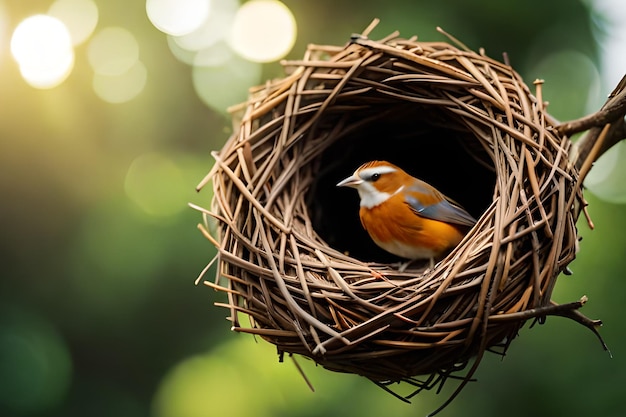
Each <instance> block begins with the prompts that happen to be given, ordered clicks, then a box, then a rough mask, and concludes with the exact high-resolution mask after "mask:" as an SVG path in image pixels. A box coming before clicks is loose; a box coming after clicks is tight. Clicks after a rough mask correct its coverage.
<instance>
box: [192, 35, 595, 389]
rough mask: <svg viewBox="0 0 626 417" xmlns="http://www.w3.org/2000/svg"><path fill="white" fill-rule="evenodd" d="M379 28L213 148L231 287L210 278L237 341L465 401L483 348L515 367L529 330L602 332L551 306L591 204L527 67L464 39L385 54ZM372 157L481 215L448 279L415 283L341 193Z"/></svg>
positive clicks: (410, 43) (300, 79)
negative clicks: (444, 388) (570, 322)
mask: <svg viewBox="0 0 626 417" xmlns="http://www.w3.org/2000/svg"><path fill="white" fill-rule="evenodd" d="M369 29H371V28H368V30H366V31H365V32H364V33H363V34H361V35H354V36H353V37H352V39H351V41H350V42H349V43H348V44H347V45H345V46H342V47H335V46H319V45H311V46H309V48H308V50H307V51H306V54H305V55H304V58H303V59H302V60H300V61H288V62H284V63H283V66H284V68H285V71H286V73H287V75H286V76H285V78H283V79H278V80H274V81H272V82H268V83H267V84H266V85H263V86H260V87H257V88H254V89H252V90H251V93H250V98H249V100H248V101H247V103H244V104H243V105H242V106H240V107H239V108H238V109H235V113H237V114H238V116H237V117H236V120H235V123H234V124H235V133H234V134H233V135H232V136H231V137H230V139H229V140H228V141H227V143H226V144H225V145H224V147H223V149H222V150H221V151H219V152H214V153H213V155H214V157H215V161H216V162H215V166H214V168H213V170H212V171H211V172H210V173H209V175H208V176H207V178H205V180H204V181H203V182H202V183H201V184H200V186H199V188H200V187H202V186H203V185H204V184H205V183H207V182H208V181H209V180H212V182H213V190H214V197H213V202H212V206H211V209H210V210H206V209H202V208H199V207H197V208H198V209H199V210H202V211H203V212H204V213H205V216H206V218H205V220H206V222H207V223H206V224H205V225H204V226H201V229H202V230H203V231H204V233H205V235H206V237H207V238H208V239H209V240H211V242H212V243H213V244H214V245H215V246H216V248H217V251H218V255H217V259H218V268H217V280H216V281H215V282H211V281H205V283H206V284H207V285H208V286H210V287H213V288H216V289H218V290H220V291H223V292H225V293H226V294H227V296H228V302H227V303H225V304H220V305H221V306H224V307H227V308H228V309H230V318H229V319H230V320H231V321H232V324H233V330H235V331H239V332H246V333H252V334H255V335H258V336H260V337H262V338H263V339H265V340H267V341H268V342H270V343H272V344H274V345H276V347H277V349H278V352H279V353H280V354H281V357H282V354H283V353H288V354H299V355H303V356H306V357H309V358H311V359H313V360H314V361H315V362H316V363H318V364H321V365H323V366H324V367H325V368H327V369H330V370H332V371H339V372H348V373H354V374H358V375H362V376H365V377H367V378H369V379H370V380H372V381H374V382H375V383H377V384H379V385H380V386H382V387H384V388H385V389H387V390H389V388H388V384H390V383H395V382H402V381H404V382H408V383H409V384H411V385H412V386H413V387H414V388H415V392H417V391H419V390H421V389H424V388H431V387H433V386H435V385H440V384H442V383H443V382H445V381H446V379H447V378H448V377H450V376H453V375H455V376H460V378H461V379H462V384H460V386H459V388H458V390H460V389H461V388H462V386H463V385H464V384H465V382H467V381H468V380H469V378H470V377H471V375H472V373H473V372H474V370H475V369H476V367H477V366H478V363H479V362H480V359H481V358H482V356H483V354H484V352H485V351H487V350H490V351H496V352H499V353H502V354H503V353H504V352H505V350H506V348H507V347H508V346H509V344H510V343H511V341H512V340H513V339H514V338H515V337H516V335H517V333H518V330H519V329H520V328H521V327H522V326H523V325H524V323H525V322H526V321H528V320H535V321H536V320H540V321H541V320H543V318H545V317H546V316H549V315H561V316H566V317H569V318H572V319H574V320H576V321H578V322H579V323H582V324H583V325H585V326H586V327H588V328H590V329H592V330H594V331H595V326H596V325H598V324H599V322H597V321H591V320H589V319H587V318H585V317H584V316H582V315H581V314H580V313H579V312H578V310H577V309H578V308H579V307H581V306H582V304H583V303H584V301H585V300H584V299H581V300H579V301H576V302H573V303H570V304H565V305H557V304H556V303H554V302H552V301H551V293H552V290H553V288H554V285H555V281H556V278H557V276H558V275H559V274H560V273H561V272H564V271H565V272H567V265H568V264H569V263H570V262H571V261H572V260H573V259H574V257H575V255H576V252H577V247H578V235H577V229H576V220H577V218H578V216H579V214H580V212H581V210H582V209H583V208H584V207H585V202H584V199H583V196H582V191H581V188H582V186H581V180H582V178H581V176H580V174H579V169H578V168H579V166H577V165H576V164H574V163H572V161H571V159H570V151H571V148H572V143H571V142H570V140H569V138H568V137H567V136H566V135H563V134H560V133H559V131H558V129H557V128H556V126H557V123H556V122H555V121H554V119H553V118H551V117H550V116H549V114H548V113H547V112H546V109H545V107H544V103H543V102H542V98H541V82H540V81H537V82H535V85H536V87H535V94H534V95H533V94H532V93H531V92H530V89H529V88H528V87H527V86H526V85H525V84H524V82H523V81H522V79H521V78H520V76H519V75H518V74H517V73H516V72H515V71H514V70H513V69H512V68H511V66H510V65H508V64H507V63H501V62H498V61H496V60H494V59H491V58H489V57H487V56H485V54H484V53H475V52H472V51H470V50H467V49H466V48H464V47H463V46H462V44H460V43H459V45H460V46H459V47H457V46H454V45H451V44H449V43H446V42H418V41H417V40H416V39H415V38H410V39H402V38H400V37H398V34H397V33H394V34H391V35H390V36H388V37H386V38H384V39H381V40H379V41H374V40H371V39H369V38H368V37H367V34H368V32H369ZM451 39H452V38H451ZM453 41H454V40H453ZM371 159H387V160H389V161H391V162H393V163H395V164H397V165H399V166H401V167H403V168H404V169H405V170H407V171H408V172H409V173H411V174H413V175H414V176H417V177H420V178H422V179H424V180H426V181H427V182H429V183H431V184H433V185H435V186H436V187H437V188H439V189H440V190H442V191H444V193H445V194H447V195H449V196H450V197H452V198H454V199H455V200H457V201H459V202H460V203H461V204H463V205H464V206H465V207H466V208H467V209H468V210H469V211H470V212H471V213H472V214H473V215H474V216H475V217H476V218H478V219H479V220H478V222H477V224H476V225H475V227H473V228H472V229H471V230H470V231H469V232H468V234H467V235H466V236H465V238H464V240H463V241H462V242H461V243H460V244H459V245H458V246H457V247H456V248H455V249H454V250H452V252H451V253H449V254H448V255H447V256H446V257H445V258H444V259H442V260H441V261H440V262H438V263H437V264H436V265H435V266H434V267H433V268H429V267H428V265H424V264H419V263H417V264H413V265H411V266H409V268H407V269H406V270H404V271H403V272H400V271H399V269H398V268H397V264H396V262H397V261H398V259H395V258H390V257H389V256H388V255H386V254H385V253H383V252H382V251H381V250H379V249H378V248H377V247H375V246H374V245H373V243H371V242H370V240H369V238H368V237H367V235H365V234H364V233H365V232H364V231H363V230H362V228H361V226H360V224H359V220H358V196H357V195H356V192H354V191H351V190H345V189H341V190H337V189H336V187H335V184H336V183H337V182H338V181H339V180H341V179H342V178H344V177H346V176H348V175H349V174H351V173H352V172H353V171H354V169H355V168H356V167H357V166H359V165H360V164H361V163H362V162H365V161H367V160H371ZM213 219H215V220H216V221H215V223H216V224H217V231H216V232H215V234H216V235H217V236H216V237H213V236H212V235H211V234H210V233H209V232H208V231H207V229H208V228H209V226H210V225H211V223H212V222H213V221H214V220H213ZM242 314H243V315H247V316H248V317H249V319H250V325H242V323H241V322H240V317H241V315H242ZM596 334H597V333H596ZM468 365H469V366H468ZM466 368H467V369H466ZM462 371H463V372H462ZM418 376H419V378H418ZM458 390H457V391H458ZM396 395H397V394H396ZM405 398H407V397H405Z"/></svg>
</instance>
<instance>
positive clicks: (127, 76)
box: [93, 61, 148, 104]
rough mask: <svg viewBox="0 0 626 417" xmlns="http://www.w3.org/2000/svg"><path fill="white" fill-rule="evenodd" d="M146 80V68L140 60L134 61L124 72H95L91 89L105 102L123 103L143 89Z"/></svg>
mask: <svg viewBox="0 0 626 417" xmlns="http://www.w3.org/2000/svg"><path fill="white" fill-rule="evenodd" d="M147 80H148V70H147V69H146V66H145V65H144V64H143V63H142V62H141V61H136V62H135V64H134V65H133V66H132V67H130V68H129V69H128V70H127V71H126V72H124V73H122V74H118V75H105V74H99V73H95V74H94V76H93V90H94V92H95V93H96V95H97V96H98V97H100V98H101V99H102V100H104V101H106V102H107V103H112V104H119V103H125V102H127V101H130V100H132V99H134V98H135V97H137V96H138V95H139V93H141V92H142V91H143V89H144V88H145V86H146V82H147Z"/></svg>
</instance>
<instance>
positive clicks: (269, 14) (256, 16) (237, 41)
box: [231, 0, 297, 62]
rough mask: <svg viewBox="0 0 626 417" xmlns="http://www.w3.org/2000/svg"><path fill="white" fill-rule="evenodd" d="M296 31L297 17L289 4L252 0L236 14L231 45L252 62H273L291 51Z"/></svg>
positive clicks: (269, 0) (270, 0) (272, 0)
mask: <svg viewBox="0 0 626 417" xmlns="http://www.w3.org/2000/svg"><path fill="white" fill-rule="evenodd" d="M296 33H297V29H296V20H295V18H294V17H293V14H292V13H291V11H290V10H289V9H288V8H287V6H285V5H284V4H283V3H281V2H279V1H275V0H253V1H250V2H248V3H245V4H244V5H242V6H241V7H240V8H239V10H238V11H237V14H236V15H235V21H234V22H233V28H232V33H231V45H232V47H233V49H234V50H235V51H237V53H239V54H240V55H241V56H242V57H244V58H246V59H249V60H250V61H254V62H271V61H276V60H278V59H280V58H282V57H283V56H285V55H286V54H287V53H288V52H289V51H290V50H291V48H292V47H293V45H294V43H295V41H296Z"/></svg>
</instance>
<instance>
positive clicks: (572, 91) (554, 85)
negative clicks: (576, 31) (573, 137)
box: [530, 49, 600, 120]
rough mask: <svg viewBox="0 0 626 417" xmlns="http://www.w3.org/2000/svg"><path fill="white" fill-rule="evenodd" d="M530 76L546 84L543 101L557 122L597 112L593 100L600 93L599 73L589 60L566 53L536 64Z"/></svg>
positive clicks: (576, 53) (565, 50)
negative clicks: (547, 104) (542, 80)
mask: <svg viewBox="0 0 626 417" xmlns="http://www.w3.org/2000/svg"><path fill="white" fill-rule="evenodd" d="M530 73H531V74H532V75H533V77H536V78H542V79H544V80H545V86H544V88H543V91H544V93H543V94H544V99H545V100H547V101H548V102H549V106H548V111H549V112H550V113H551V114H552V115H553V116H555V117H557V118H558V119H560V120H568V119H574V118H577V117H580V115H582V114H585V113H587V112H590V111H592V109H595V108H597V105H596V104H597V103H593V98H595V97H596V96H597V95H598V92H599V89H600V73H599V71H598V68H597V67H596V65H595V63H594V62H593V61H592V60H591V58H589V56H587V55H585V54H583V53H581V52H579V51H576V50H573V49H564V50H561V51H559V52H557V53H553V54H550V55H548V56H546V57H545V58H543V59H541V60H539V61H537V62H536V63H535V64H534V67H533V69H532V70H531V71H530ZM572 85H576V86H582V85H584V86H585V88H584V89H577V88H572V87H571V86H572ZM554 92H558V94H554ZM581 98H582V99H581Z"/></svg>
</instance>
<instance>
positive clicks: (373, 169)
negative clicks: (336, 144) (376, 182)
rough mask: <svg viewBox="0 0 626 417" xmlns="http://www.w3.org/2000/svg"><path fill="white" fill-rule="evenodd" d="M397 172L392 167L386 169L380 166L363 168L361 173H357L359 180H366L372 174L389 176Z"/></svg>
mask: <svg viewBox="0 0 626 417" xmlns="http://www.w3.org/2000/svg"><path fill="white" fill-rule="evenodd" d="M396 171H397V170H396V169H395V168H392V167H388V166H380V167H371V168H365V169H364V170H362V171H361V172H359V177H361V178H367V177H369V176H371V175H373V174H376V173H378V174H391V173H392V172H396Z"/></svg>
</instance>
